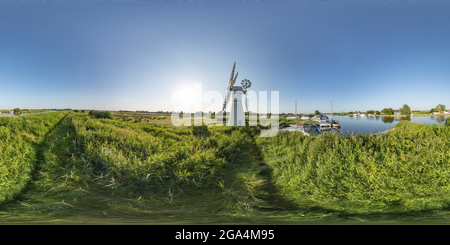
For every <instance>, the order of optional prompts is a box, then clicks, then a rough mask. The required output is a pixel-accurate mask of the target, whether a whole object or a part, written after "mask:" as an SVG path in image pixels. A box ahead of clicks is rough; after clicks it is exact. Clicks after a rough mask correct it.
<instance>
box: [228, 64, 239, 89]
mask: <svg viewBox="0 0 450 245" xmlns="http://www.w3.org/2000/svg"><path fill="white" fill-rule="evenodd" d="M235 68H236V62H234V65H233V70H232V71H231V76H230V88H229V90H230V91H231V90H232V89H233V85H234V84H235V83H236V79H237V76H238V74H239V72H238V73H236V76H234V69H235ZM233 76H234V78H233Z"/></svg>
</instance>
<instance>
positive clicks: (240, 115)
mask: <svg viewBox="0 0 450 245" xmlns="http://www.w3.org/2000/svg"><path fill="white" fill-rule="evenodd" d="M235 67H236V62H234V65H233V70H232V71H231V77H230V86H229V87H228V89H227V95H226V97H225V101H224V102H223V113H224V114H225V115H226V108H227V105H228V103H229V102H230V101H231V102H230V114H229V120H228V124H227V126H245V112H244V105H243V103H242V95H244V94H245V96H247V94H246V93H247V88H250V86H251V82H250V80H248V79H244V80H242V82H241V85H242V87H241V86H234V84H235V83H236V78H237V76H238V74H239V72H238V73H236V76H234V69H235ZM233 76H234V78H233ZM245 104H246V107H247V103H245Z"/></svg>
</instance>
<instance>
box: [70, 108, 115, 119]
mask: <svg viewBox="0 0 450 245" xmlns="http://www.w3.org/2000/svg"><path fill="white" fill-rule="evenodd" d="M75 112H78V110H75ZM89 115H91V116H93V117H95V118H109V119H113V118H114V117H113V114H112V113H111V112H110V111H96V110H92V111H90V112H89Z"/></svg>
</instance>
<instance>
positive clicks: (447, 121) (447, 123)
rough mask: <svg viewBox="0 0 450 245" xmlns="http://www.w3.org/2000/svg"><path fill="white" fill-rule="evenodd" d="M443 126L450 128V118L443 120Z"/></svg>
mask: <svg viewBox="0 0 450 245" xmlns="http://www.w3.org/2000/svg"><path fill="white" fill-rule="evenodd" d="M444 125H445V126H447V127H448V126H450V117H447V119H446V120H445V124H444Z"/></svg>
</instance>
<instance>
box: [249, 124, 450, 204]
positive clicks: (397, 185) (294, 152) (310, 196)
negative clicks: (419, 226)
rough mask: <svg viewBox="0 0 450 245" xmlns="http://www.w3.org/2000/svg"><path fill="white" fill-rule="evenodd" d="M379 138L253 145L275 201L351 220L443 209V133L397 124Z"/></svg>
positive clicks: (290, 136)
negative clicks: (349, 215)
mask: <svg viewBox="0 0 450 245" xmlns="http://www.w3.org/2000/svg"><path fill="white" fill-rule="evenodd" d="M394 128H395V129H394V130H393V131H391V132H389V133H387V134H386V135H384V136H375V135H362V134H361V135H349V136H343V135H339V134H327V135H320V136H319V137H307V136H304V135H302V134H299V133H292V132H280V133H279V135H278V136H277V137H273V138H259V139H258V145H259V148H260V150H261V152H262V155H263V157H264V158H265V160H266V162H267V164H268V167H269V168H270V169H271V172H272V174H273V179H274V180H276V181H275V183H276V186H277V187H278V188H279V189H280V190H281V192H282V194H283V195H284V196H285V197H286V198H289V199H292V200H295V201H296V202H298V203H302V204H305V205H306V204H307V205H311V206H320V207H326V208H330V209H334V210H347V211H348V210H351V211H352V212H369V211H370V212H373V211H387V210H402V211H412V210H427V209H443V208H445V207H447V206H448V205H449V202H450V195H449V194H450V193H449V191H450V188H449V187H450V185H449V184H450V177H449V175H448V173H449V172H450V154H448V149H449V147H450V128H449V127H443V126H439V125H422V124H419V123H411V122H409V121H401V122H399V123H398V124H397V125H396V126H395V127H394Z"/></svg>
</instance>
